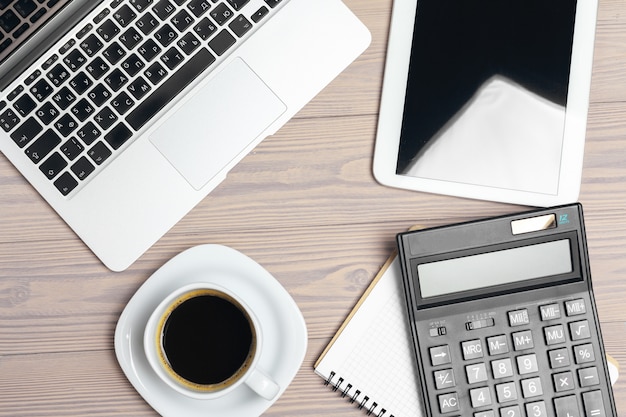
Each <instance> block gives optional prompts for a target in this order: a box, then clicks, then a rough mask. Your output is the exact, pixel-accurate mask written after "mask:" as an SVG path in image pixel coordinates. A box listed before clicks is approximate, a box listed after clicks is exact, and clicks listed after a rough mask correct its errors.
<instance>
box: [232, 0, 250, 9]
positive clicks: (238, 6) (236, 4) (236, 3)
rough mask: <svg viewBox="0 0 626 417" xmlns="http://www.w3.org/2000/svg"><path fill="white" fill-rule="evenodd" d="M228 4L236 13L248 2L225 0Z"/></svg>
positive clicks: (247, 0) (243, 0)
mask: <svg viewBox="0 0 626 417" xmlns="http://www.w3.org/2000/svg"><path fill="white" fill-rule="evenodd" d="M227 1H228V4H230V6H231V7H232V8H233V9H235V10H236V11H239V10H241V8H242V7H243V6H245V5H246V4H247V3H248V2H249V1H250V0H227Z"/></svg>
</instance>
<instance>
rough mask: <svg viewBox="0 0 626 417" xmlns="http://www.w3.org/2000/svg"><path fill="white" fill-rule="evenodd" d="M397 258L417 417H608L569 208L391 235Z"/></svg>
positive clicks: (610, 410) (586, 276) (576, 217)
mask: <svg viewBox="0 0 626 417" xmlns="http://www.w3.org/2000/svg"><path fill="white" fill-rule="evenodd" d="M546 219H548V220H550V222H547V223H546V222H544V221H543V220H546ZM539 220H541V221H539ZM398 255H399V256H398V259H399V261H400V268H401V271H402V283H403V289H404V293H405V298H406V305H407V312H408V319H409V326H410V330H411V339H412V343H413V347H414V354H415V362H416V364H417V371H418V372H417V383H418V388H419V395H420V400H421V404H422V411H423V413H422V415H423V416H424V417H461V416H462V417H617V410H616V408H615V399H614V397H613V391H612V388H611V384H610V378H609V372H608V367H607V360H606V353H605V351H604V345H603V342H602V334H601V331H600V321H599V319H598V314H597V308H596V305H595V299H594V296H593V288H592V285H591V273H590V268H589V256H588V253H587V243H586V237H585V227H584V224H583V213H582V206H581V205H580V204H570V205H566V206H561V207H554V208H549V209H541V210H535V211H532V212H528V213H521V214H514V215H509V216H501V217H495V218H490V219H484V220H478V221H474V222H467V223H460V224H455V225H450V226H443V227H437V228H431V229H423V230H416V231H411V232H407V233H401V234H399V235H398Z"/></svg>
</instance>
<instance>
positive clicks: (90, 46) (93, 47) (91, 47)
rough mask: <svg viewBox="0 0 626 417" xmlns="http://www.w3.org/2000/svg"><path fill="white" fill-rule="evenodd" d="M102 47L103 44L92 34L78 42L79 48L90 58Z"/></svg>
mask: <svg viewBox="0 0 626 417" xmlns="http://www.w3.org/2000/svg"><path fill="white" fill-rule="evenodd" d="M103 47H104V44H103V43H102V42H101V41H100V39H98V37H97V36H96V35H94V34H93V33H92V34H91V35H89V36H87V37H86V38H85V39H83V40H82V41H81V42H80V48H81V49H82V50H83V51H84V52H85V53H86V54H87V56H90V57H92V56H94V55H95V54H96V52H98V51H99V50H100V49H102V48H103Z"/></svg>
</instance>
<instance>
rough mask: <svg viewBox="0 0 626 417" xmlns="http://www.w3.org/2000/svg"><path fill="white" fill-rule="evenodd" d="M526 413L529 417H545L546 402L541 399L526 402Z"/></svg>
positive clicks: (546, 414)
mask: <svg viewBox="0 0 626 417" xmlns="http://www.w3.org/2000/svg"><path fill="white" fill-rule="evenodd" d="M526 415H527V416H529V417H547V416H548V412H547V411H546V403H545V402H543V401H537V402H534V403H528V404H526Z"/></svg>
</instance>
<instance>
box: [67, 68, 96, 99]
mask: <svg viewBox="0 0 626 417" xmlns="http://www.w3.org/2000/svg"><path fill="white" fill-rule="evenodd" d="M92 85H93V81H91V78H89V77H88V76H87V74H85V73H84V72H82V71H81V72H79V73H78V75H76V77H74V78H72V80H71V81H70V87H72V88H73V89H74V91H76V93H77V94H83V93H84V92H85V91H87V90H88V89H89V87H91V86H92Z"/></svg>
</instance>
